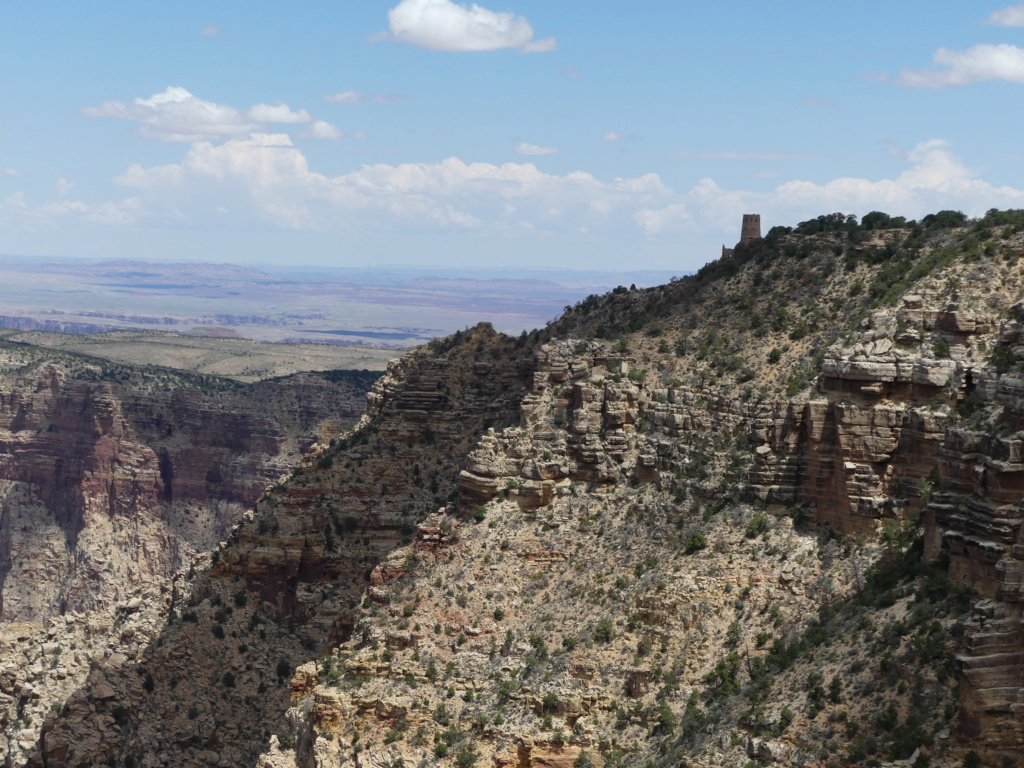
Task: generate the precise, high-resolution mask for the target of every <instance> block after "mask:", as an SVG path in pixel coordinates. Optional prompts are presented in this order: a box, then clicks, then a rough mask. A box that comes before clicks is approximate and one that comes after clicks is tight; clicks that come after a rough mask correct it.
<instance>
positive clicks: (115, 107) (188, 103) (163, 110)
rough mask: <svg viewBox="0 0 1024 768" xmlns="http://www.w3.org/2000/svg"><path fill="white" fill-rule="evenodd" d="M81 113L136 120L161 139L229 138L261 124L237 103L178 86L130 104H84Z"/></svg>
mask: <svg viewBox="0 0 1024 768" xmlns="http://www.w3.org/2000/svg"><path fill="white" fill-rule="evenodd" d="M82 114H83V115H85V116H86V117H115V118H120V119H122V120H131V121H133V122H137V123H139V124H140V125H139V134H140V135H142V136H146V137H147V138H151V139H160V140H161V141H198V140H201V139H220V138H228V137H231V136H239V135H245V134H248V133H251V132H252V131H254V130H256V129H257V127H258V126H257V124H256V123H255V122H253V121H252V120H250V119H249V118H247V117H246V116H245V115H243V114H242V113H241V112H240V111H239V110H237V109H235V108H234V107H229V106H226V105H224V104H215V103H214V102H212V101H205V100H204V99H200V98H197V97H195V96H193V95H192V94H191V93H189V92H188V91H187V90H185V89H184V88H180V87H177V86H169V87H167V88H166V89H165V90H164V91H162V92H161V93H156V94H153V95H152V96H150V97H149V98H148V99H143V98H137V99H134V100H133V101H132V102H131V103H129V104H126V103H124V102H121V101H113V100H111V101H104V102H102V103H101V104H100V105H99V106H98V107H85V108H83V109H82Z"/></svg>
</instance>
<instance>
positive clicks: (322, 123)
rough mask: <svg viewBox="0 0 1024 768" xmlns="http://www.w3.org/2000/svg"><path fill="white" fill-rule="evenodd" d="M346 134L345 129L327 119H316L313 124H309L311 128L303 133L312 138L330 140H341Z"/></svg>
mask: <svg viewBox="0 0 1024 768" xmlns="http://www.w3.org/2000/svg"><path fill="white" fill-rule="evenodd" d="M344 135H345V132H344V131H342V130H341V129H340V128H338V127H337V126H336V125H332V124H331V123H328V122H327V121H326V120H314V121H313V124H312V125H310V126H309V130H308V131H306V132H304V133H303V136H305V137H307V138H310V139H327V140H328V141H339V140H340V139H341V137H342V136H344Z"/></svg>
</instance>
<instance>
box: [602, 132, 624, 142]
mask: <svg viewBox="0 0 1024 768" xmlns="http://www.w3.org/2000/svg"><path fill="white" fill-rule="evenodd" d="M625 138H626V137H625V136H624V135H623V134H622V133H619V132H618V131H608V132H607V133H606V134H605V135H604V136H602V137H601V140H602V141H622V140H623V139H625Z"/></svg>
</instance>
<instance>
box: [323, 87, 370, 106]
mask: <svg viewBox="0 0 1024 768" xmlns="http://www.w3.org/2000/svg"><path fill="white" fill-rule="evenodd" d="M324 101H326V102H329V103H331V104H365V103H366V94H365V93H360V92H359V91H351V90H350V91H338V92H337V93H329V94H327V95H326V96H324Z"/></svg>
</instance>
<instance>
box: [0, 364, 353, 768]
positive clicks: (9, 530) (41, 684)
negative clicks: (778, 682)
mask: <svg viewBox="0 0 1024 768" xmlns="http://www.w3.org/2000/svg"><path fill="white" fill-rule="evenodd" d="M2 355H3V359H2V363H3V368H4V369H5V370H4V371H3V373H2V374H0V622H2V623H0V636H2V637H3V638H6V639H7V641H8V642H9V645H8V646H6V647H4V648H3V650H0V666H2V667H5V668H7V669H9V670H11V671H10V675H11V676H10V680H9V682H8V684H5V685H0V690H2V691H3V697H2V698H0V707H2V708H3V710H4V711H3V713H2V714H0V723H2V725H3V726H4V731H5V734H6V736H7V739H9V740H10V741H9V742H8V746H9V747H10V749H11V750H13V751H7V759H8V761H11V760H15V754H16V753H18V752H19V751H20V750H21V749H22V746H15V745H14V744H13V742H15V741H18V742H23V741H24V740H25V738H26V735H25V734H23V733H22V734H21V735H19V733H20V732H21V731H26V730H27V731H28V732H30V733H32V732H35V733H38V725H39V720H40V712H41V711H45V710H46V708H47V707H49V706H50V705H51V704H58V705H59V704H60V703H61V702H62V701H63V698H62V697H63V696H64V695H65V694H66V693H67V692H68V691H69V690H72V689H73V687H74V685H75V684H77V683H80V682H81V680H82V677H81V674H80V672H81V668H82V665H87V664H88V663H89V662H88V653H85V654H84V655H83V650H82V649H83V648H92V649H96V648H100V649H103V648H104V647H105V645H106V643H107V642H112V643H113V644H114V645H112V646H111V647H112V648H113V647H116V646H117V645H119V644H121V643H123V642H125V640H123V638H122V635H123V632H121V631H119V630H118V627H117V626H116V625H117V618H116V616H117V615H118V614H116V610H117V609H116V608H115V606H117V605H118V604H122V606H123V603H124V602H125V601H128V600H131V599H133V595H134V594H135V593H137V592H139V590H142V591H146V590H151V589H155V588H158V585H160V584H161V583H164V582H166V581H167V580H168V579H170V577H171V576H173V575H174V574H175V572H176V571H178V570H179V569H180V568H182V567H183V566H187V565H188V564H189V563H190V561H191V559H192V558H193V556H195V555H196V554H197V553H200V552H208V551H209V550H211V549H213V548H214V547H216V545H217V543H218V542H219V541H221V540H222V539H223V538H224V537H225V536H226V535H227V533H228V532H229V531H230V530H231V529H232V527H233V526H234V525H236V524H237V523H238V522H239V521H240V520H241V518H242V514H243V512H244V510H245V509H246V508H251V506H252V504H253V503H254V502H255V500H256V499H257V498H258V497H259V496H260V495H261V494H262V493H263V491H264V489H265V487H266V486H267V485H268V484H269V483H271V482H273V481H275V480H277V479H278V478H279V477H281V476H282V475H283V474H285V473H286V472H287V471H288V470H289V469H290V468H291V467H292V466H293V464H294V463H295V462H296V461H297V460H298V458H299V457H300V456H301V455H302V454H303V453H304V452H305V450H306V449H307V448H308V447H309V445H311V444H312V443H313V442H315V441H317V440H318V439H320V437H321V435H322V434H323V432H324V431H325V430H326V431H327V432H328V433H334V432H336V431H337V430H338V429H340V428H341V427H342V426H343V425H345V424H346V423H349V424H351V423H353V422H355V421H356V419H357V418H358V417H359V415H360V413H361V410H362V407H361V402H360V401H361V400H362V399H363V397H364V393H365V391H366V387H368V386H369V383H370V382H371V381H372V375H359V374H352V375H348V376H346V377H340V378H339V377H337V376H335V377H334V378H335V379H338V380H337V381H331V378H332V377H330V376H327V375H316V374H303V375H298V376H295V377H291V378H289V379H285V380H277V381H268V382H264V383H261V384H257V385H250V386H238V385H236V384H234V383H232V382H223V381H218V380H215V379H210V378H201V377H200V378H195V377H193V378H190V377H186V376H180V375H177V374H174V373H172V372H169V371H164V372H154V371H148V372H147V371H142V370H138V369H132V368H130V367H128V366H120V365H113V364H105V363H99V362H96V361H87V360H84V359H82V358H76V357H74V356H68V355H61V354H59V353H57V354H54V353H49V352H47V351H44V350H40V349H36V348H31V347H25V346H20V345H9V346H7V347H5V348H4V349H3V350H2ZM122 609H123V608H122ZM136 612H137V611H136V610H132V611H130V613H133V614H134V613H136ZM150 619H151V620H153V621H155V619H153V618H152V617H150ZM64 622H66V626H65V623H64ZM112 624H113V625H114V627H113V629H112V630H111V625H112ZM103 627H106V631H103V629H102V628H103ZM83 633H84V634H83ZM143 637H145V634H144V633H141V632H140V633H139V636H138V637H135V638H129V639H128V641H127V642H128V643H129V645H132V643H134V644H135V645H138V641H139V640H140V639H142V638H143ZM69 644H70V647H71V648H73V649H74V651H75V652H74V653H71V652H68V653H65V655H64V656H63V660H68V659H72V658H76V659H78V663H77V664H74V663H72V664H70V665H66V664H60V663H57V656H55V655H54V653H55V652H54V649H53V648H50V650H49V652H48V654H47V653H43V654H42V657H40V656H39V654H40V651H39V649H40V648H45V647H46V646H47V645H50V646H53V645H56V646H57V650H56V653H57V654H59V653H60V650H61V649H64V650H65V651H67V650H68V647H69ZM75 646H77V647H75ZM30 649H34V654H35V658H41V659H42V661H43V662H45V663H42V664H41V665H38V664H36V665H32V666H30V667H29V669H28V670H26V669H24V666H25V664H26V661H25V659H26V658H27V657H32V656H33V652H31V651H30ZM136 650H138V649H137V648H134V649H129V651H128V653H129V655H131V653H132V652H134V651H136ZM117 652H118V653H121V651H117ZM51 661H52V662H53V663H52V664H49V663H48V662H51ZM36 666H41V668H40V669H36V668H35V667H36ZM19 667H21V668H20V669H19ZM33 720H34V725H35V730H34V731H33V729H32V727H30V726H29V723H32V722H33Z"/></svg>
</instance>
